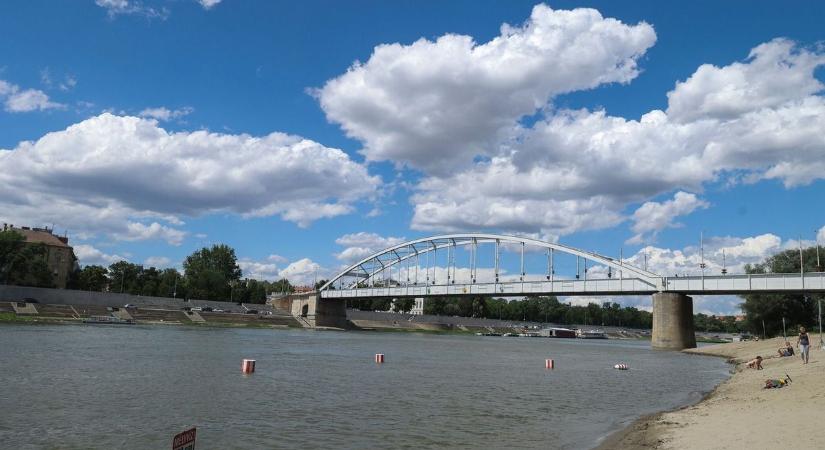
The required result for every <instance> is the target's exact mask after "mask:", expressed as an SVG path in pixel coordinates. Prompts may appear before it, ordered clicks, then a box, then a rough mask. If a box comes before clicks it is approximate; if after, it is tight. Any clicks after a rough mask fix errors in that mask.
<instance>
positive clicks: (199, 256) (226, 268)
mask: <svg viewBox="0 0 825 450" xmlns="http://www.w3.org/2000/svg"><path fill="white" fill-rule="evenodd" d="M183 270H184V274H185V277H186V284H187V288H188V290H189V296H190V297H192V298H199V299H203V300H228V299H229V298H230V297H231V296H232V294H233V293H232V291H231V289H232V288H231V286H230V283H234V282H238V281H239V280H240V279H241V268H240V267H239V266H238V259H237V257H236V256H235V250H234V249H233V248H232V247H229V246H228V245H225V244H219V245H213V246H212V248H206V247H204V248H202V249H200V250H198V251H196V252H194V253H192V254H191V255H189V256H187V257H186V260H185V261H184V262H183Z"/></svg>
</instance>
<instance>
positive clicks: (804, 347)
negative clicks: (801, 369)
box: [796, 327, 810, 364]
mask: <svg viewBox="0 0 825 450" xmlns="http://www.w3.org/2000/svg"><path fill="white" fill-rule="evenodd" d="M796 346H797V347H798V348H799V356H801V357H802V361H804V364H808V348H809V347H810V340H809V339H808V332H807V331H806V330H805V327H799V338H798V339H797V340H796Z"/></svg>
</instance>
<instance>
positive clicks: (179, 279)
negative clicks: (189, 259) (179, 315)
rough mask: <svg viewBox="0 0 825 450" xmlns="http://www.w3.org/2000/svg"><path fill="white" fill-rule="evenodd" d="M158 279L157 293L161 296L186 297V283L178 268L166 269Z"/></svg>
mask: <svg viewBox="0 0 825 450" xmlns="http://www.w3.org/2000/svg"><path fill="white" fill-rule="evenodd" d="M158 279H159V282H158V289H157V295H158V296H159V297H174V298H186V283H184V280H183V275H181V274H180V272H178V270H177V269H174V268H170V269H164V270H163V272H161V273H160V276H159V277H158Z"/></svg>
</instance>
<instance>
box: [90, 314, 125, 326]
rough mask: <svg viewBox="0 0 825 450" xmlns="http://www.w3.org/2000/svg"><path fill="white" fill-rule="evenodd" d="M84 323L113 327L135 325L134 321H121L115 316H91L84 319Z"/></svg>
mask: <svg viewBox="0 0 825 450" xmlns="http://www.w3.org/2000/svg"><path fill="white" fill-rule="evenodd" d="M83 323H97V324H101V323H102V324H112V325H134V324H135V320H134V319H121V318H120V317H115V316H90V317H89V318H88V319H83Z"/></svg>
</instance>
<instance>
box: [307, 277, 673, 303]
mask: <svg viewBox="0 0 825 450" xmlns="http://www.w3.org/2000/svg"><path fill="white" fill-rule="evenodd" d="M658 290H659V289H658V288H657V287H656V286H653V285H652V284H650V283H648V282H646V281H643V280H641V279H638V278H624V279H597V280H583V279H579V280H575V279H574V280H566V279H565V280H552V281H549V280H548V281H505V282H499V283H472V284H467V283H456V284H449V285H445V284H435V285H429V286H428V285H426V284H418V285H415V284H411V285H407V286H403V285H401V286H392V287H365V288H356V289H339V290H326V291H321V296H322V297H323V298H353V297H421V296H434V295H502V296H518V295H540V294H554V295H577V294H579V295H583V294H594V295H596V294H650V293H654V292H658Z"/></svg>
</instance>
